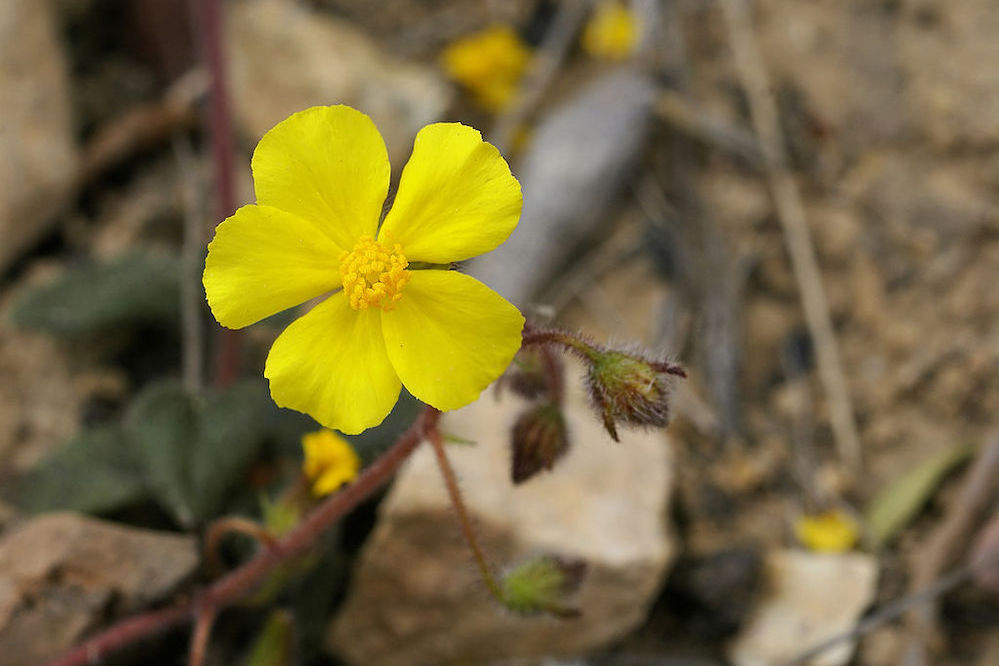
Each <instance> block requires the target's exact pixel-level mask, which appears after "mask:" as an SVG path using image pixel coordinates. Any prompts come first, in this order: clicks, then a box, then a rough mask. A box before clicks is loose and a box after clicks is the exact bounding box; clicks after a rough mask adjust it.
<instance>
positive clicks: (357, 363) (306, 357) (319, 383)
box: [264, 292, 400, 435]
mask: <svg viewBox="0 0 999 666" xmlns="http://www.w3.org/2000/svg"><path fill="white" fill-rule="evenodd" d="M380 314H381V311H380V310H378V309H377V308H372V309H369V310H352V309H351V307H350V305H349V304H348V303H347V299H346V298H345V297H344V295H343V292H338V293H336V294H333V295H332V296H330V297H329V298H327V299H326V300H325V301H323V302H322V303H320V304H319V305H317V306H316V307H315V308H313V309H312V311H310V312H309V313H308V314H306V315H305V316H303V317H301V318H300V319H298V320H297V321H295V322H293V323H292V324H291V325H290V326H289V327H288V328H286V329H285V330H284V332H283V333H282V334H281V335H280V336H278V339H277V340H275V341H274V346H273V347H271V353H270V354H269V355H268V356H267V365H266V367H265V368H264V376H266V377H267V379H269V380H270V382H271V397H272V398H274V402H276V403H277V404H278V406H280V407H288V408H291V409H295V410H298V411H300V412H305V413H306V414H308V415H310V416H311V417H312V418H314V419H315V420H316V421H318V422H319V423H321V424H323V425H324V426H326V427H327V428H334V429H336V430H339V431H341V432H344V433H347V434H351V435H353V434H356V433H359V432H361V431H362V430H364V429H366V428H370V427H372V426H376V425H378V424H379V423H381V422H382V420H383V419H384V418H385V417H386V416H387V415H388V413H389V412H390V411H392V406H393V405H395V402H396V399H397V398H398V397H399V388H400V384H399V378H398V377H397V376H396V373H395V371H394V370H393V369H392V364H391V363H390V362H389V359H388V356H387V355H386V353H385V341H384V338H383V337H382V331H381V327H382V325H381V321H380V320H379V315H380Z"/></svg>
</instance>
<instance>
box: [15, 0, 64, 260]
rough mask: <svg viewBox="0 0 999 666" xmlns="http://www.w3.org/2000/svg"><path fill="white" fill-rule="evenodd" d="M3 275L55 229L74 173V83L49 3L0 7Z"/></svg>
mask: <svg viewBox="0 0 999 666" xmlns="http://www.w3.org/2000/svg"><path fill="white" fill-rule="evenodd" d="M0 99H2V100H3V116H2V120H0V154H2V155H3V159H2V160H0V238H3V242H0V273H2V272H4V271H6V270H7V268H9V267H10V265H11V262H13V261H14V260H15V259H17V257H18V256H19V255H20V253H22V252H24V251H25V250H26V249H28V247H29V246H30V245H31V244H32V243H34V242H35V241H37V240H38V239H39V238H40V237H41V236H42V235H43V234H45V232H46V231H48V230H49V229H50V228H51V225H52V222H53V221H54V217H55V214H56V213H57V212H58V211H59V209H60V208H61V207H62V206H63V205H64V204H65V202H66V199H67V197H68V195H69V193H70V191H71V190H72V186H73V180H74V177H75V174H76V162H77V152H76V145H75V143H74V139H73V123H72V118H71V115H70V99H69V79H68V74H67V67H66V61H65V58H64V55H63V51H62V45H61V43H60V42H59V41H58V40H57V39H56V29H55V19H54V16H53V12H52V8H51V6H50V3H49V2H48V1H47V0H44V1H40V0H9V1H8V2H3V3H0Z"/></svg>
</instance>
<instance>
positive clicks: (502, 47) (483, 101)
mask: <svg viewBox="0 0 999 666" xmlns="http://www.w3.org/2000/svg"><path fill="white" fill-rule="evenodd" d="M442 60H443V64H444V69H445V71H446V72H447V73H448V75H449V76H450V77H451V78H453V79H454V80H455V81H457V82H458V83H460V84H461V85H463V86H465V87H466V88H467V89H468V90H469V91H470V92H471V93H472V95H473V96H474V98H475V101H476V103H478V104H479V105H481V106H482V107H484V108H486V109H489V110H491V111H499V110H500V109H502V108H503V107H505V106H506V105H507V104H509V103H510V101H511V100H512V99H513V97H514V95H515V94H516V92H517V87H518V86H519V85H520V79H521V77H522V76H523V75H524V71H525V70H526V69H527V65H528V63H529V62H530V60H531V51H530V49H529V48H528V47H527V45H526V44H524V42H523V40H521V39H520V37H519V36H518V35H517V33H516V32H515V31H514V30H513V28H511V27H510V26H508V25H502V24H501V25H494V26H492V27H489V28H486V29H485V30H482V31H480V32H477V33H474V34H471V35H467V36H465V37H463V38H461V39H459V40H458V41H456V42H454V43H453V44H451V45H449V46H448V47H447V48H446V49H445V50H444V54H443V56H442Z"/></svg>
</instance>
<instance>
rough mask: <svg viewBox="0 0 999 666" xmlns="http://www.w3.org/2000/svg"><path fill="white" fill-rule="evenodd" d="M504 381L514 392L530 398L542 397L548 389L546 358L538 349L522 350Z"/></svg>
mask: <svg viewBox="0 0 999 666" xmlns="http://www.w3.org/2000/svg"><path fill="white" fill-rule="evenodd" d="M503 381H504V383H505V384H506V385H507V386H509V387H510V389H512V390H513V392H514V393H516V394H517V395H520V396H522V397H524V398H527V399H528V400H532V399H534V398H537V397H540V396H541V395H543V394H544V393H545V392H546V391H547V390H548V378H547V377H545V367H544V359H543V358H542V356H541V352H540V351H539V350H536V349H526V350H521V351H520V353H519V354H517V356H516V358H514V360H513V366H512V367H511V370H510V371H508V372H507V374H506V375H504V376H503Z"/></svg>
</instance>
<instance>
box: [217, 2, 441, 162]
mask: <svg viewBox="0 0 999 666" xmlns="http://www.w3.org/2000/svg"><path fill="white" fill-rule="evenodd" d="M226 40H227V44H228V49H229V57H230V63H231V81H232V85H231V89H232V95H233V100H234V106H235V115H236V119H237V121H238V122H239V123H240V125H241V126H242V128H243V130H244V131H245V132H246V133H247V134H248V135H250V136H251V137H252V138H253V139H254V140H256V139H258V138H259V137H260V136H261V135H263V134H264V132H266V131H267V130H269V129H270V128H271V127H273V126H274V125H276V124H277V123H278V122H280V121H281V120H284V119H285V118H286V117H288V116H289V115H291V114H292V113H295V112H296V111H301V110H302V109H305V108H308V107H310V106H314V105H317V104H348V105H350V106H353V107H356V108H357V109H359V110H361V111H363V112H364V113H366V114H368V115H369V116H371V118H372V119H373V120H374V121H375V124H376V125H377V126H378V129H379V130H380V131H381V133H382V136H383V137H384V138H385V143H386V145H387V146H388V149H389V156H390V157H391V159H392V163H393V165H394V166H395V167H396V168H399V167H401V166H402V164H403V162H404V161H405V160H406V158H408V157H409V152H410V150H411V149H412V147H413V137H414V136H415V135H416V132H417V131H418V130H419V129H420V128H421V127H423V126H424V125H426V124H427V123H430V122H433V121H435V120H437V119H438V118H439V117H440V115H441V114H442V113H444V110H445V109H446V108H447V106H448V103H449V101H450V97H451V89H450V87H449V86H448V85H447V84H446V83H445V82H444V80H443V79H442V78H441V77H440V75H438V74H437V73H436V72H435V71H434V70H433V69H430V68H427V67H423V66H419V65H415V64H412V63H409V62H405V61H401V60H396V59H393V58H391V57H388V56H386V55H384V54H383V53H382V52H381V50H380V49H379V48H378V47H377V46H376V45H375V44H374V43H373V42H372V41H371V40H370V39H368V38H367V37H366V36H364V35H363V34H361V33H360V32H359V31H358V30H357V29H356V28H354V27H352V26H351V25H350V24H349V23H346V22H344V21H340V20H337V19H335V18H332V17H331V16H329V15H327V14H320V13H316V12H312V11H309V10H308V9H305V8H304V7H302V6H301V5H300V4H298V3H294V2H288V1H287V0H249V1H248V2H240V3H230V4H229V5H228V23H227V32H226Z"/></svg>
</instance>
